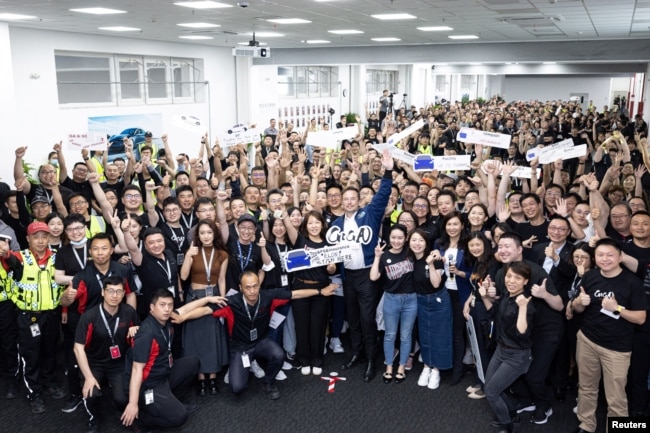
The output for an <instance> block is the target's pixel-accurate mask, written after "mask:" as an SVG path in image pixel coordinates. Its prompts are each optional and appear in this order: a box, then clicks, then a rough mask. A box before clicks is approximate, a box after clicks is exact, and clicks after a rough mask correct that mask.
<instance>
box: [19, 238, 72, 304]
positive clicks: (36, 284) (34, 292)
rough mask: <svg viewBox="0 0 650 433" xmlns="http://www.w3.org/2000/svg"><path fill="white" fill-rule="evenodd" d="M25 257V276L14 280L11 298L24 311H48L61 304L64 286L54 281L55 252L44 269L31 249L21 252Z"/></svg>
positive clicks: (23, 257)
mask: <svg viewBox="0 0 650 433" xmlns="http://www.w3.org/2000/svg"><path fill="white" fill-rule="evenodd" d="M20 255H21V256H22V259H23V277H22V279H21V280H20V281H14V282H13V285H12V290H11V300H12V301H13V303H14V304H16V307H18V308H19V309H20V310H23V311H48V310H54V309H55V308H56V307H58V306H59V303H60V300H61V294H62V293H63V286H60V285H58V284H57V283H56V282H55V281H54V260H55V254H52V255H51V256H50V257H49V258H48V259H47V264H46V265H45V267H44V268H43V269H41V267H40V266H39V265H38V263H37V260H36V257H34V255H33V254H32V252H31V251H30V250H23V251H21V252H20Z"/></svg>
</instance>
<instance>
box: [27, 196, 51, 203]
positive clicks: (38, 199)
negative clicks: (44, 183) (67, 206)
mask: <svg viewBox="0 0 650 433" xmlns="http://www.w3.org/2000/svg"><path fill="white" fill-rule="evenodd" d="M36 203H47V204H50V201H49V200H48V199H47V197H45V196H42V195H37V196H36V197H34V198H33V199H32V201H31V205H32V206H34V205H35V204H36Z"/></svg>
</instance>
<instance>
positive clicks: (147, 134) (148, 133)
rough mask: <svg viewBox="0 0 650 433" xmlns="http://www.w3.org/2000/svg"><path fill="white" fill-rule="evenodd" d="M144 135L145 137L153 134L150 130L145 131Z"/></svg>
mask: <svg viewBox="0 0 650 433" xmlns="http://www.w3.org/2000/svg"><path fill="white" fill-rule="evenodd" d="M144 136H145V137H153V134H152V133H151V131H147V132H145V133H144Z"/></svg>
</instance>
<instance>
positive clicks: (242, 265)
mask: <svg viewBox="0 0 650 433" xmlns="http://www.w3.org/2000/svg"><path fill="white" fill-rule="evenodd" d="M237 251H238V252H239V267H240V268H241V270H242V272H243V271H244V269H246V267H247V266H248V264H249V263H250V262H251V253H252V252H253V243H252V242H251V243H250V244H249V246H248V256H246V261H245V262H244V255H243V254H242V252H241V244H240V243H239V241H237Z"/></svg>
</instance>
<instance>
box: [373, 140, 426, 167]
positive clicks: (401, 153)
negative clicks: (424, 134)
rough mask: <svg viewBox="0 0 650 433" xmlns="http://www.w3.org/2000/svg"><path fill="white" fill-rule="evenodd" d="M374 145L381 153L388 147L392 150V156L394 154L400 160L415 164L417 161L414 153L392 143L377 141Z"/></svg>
mask: <svg viewBox="0 0 650 433" xmlns="http://www.w3.org/2000/svg"><path fill="white" fill-rule="evenodd" d="M372 147H373V148H375V149H377V151H379V153H383V151H384V149H388V151H389V152H390V156H392V157H393V158H395V159H397V160H399V161H403V162H405V163H407V164H409V165H413V164H414V163H415V155H413V154H412V153H408V152H407V151H405V150H402V149H398V148H397V147H395V146H393V145H392V144H388V143H377V144H373V145H372Z"/></svg>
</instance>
